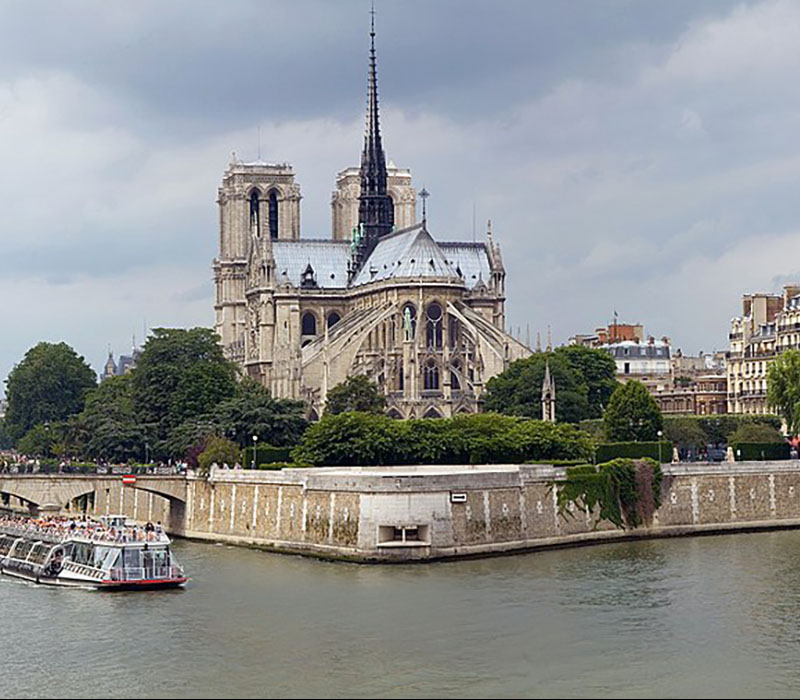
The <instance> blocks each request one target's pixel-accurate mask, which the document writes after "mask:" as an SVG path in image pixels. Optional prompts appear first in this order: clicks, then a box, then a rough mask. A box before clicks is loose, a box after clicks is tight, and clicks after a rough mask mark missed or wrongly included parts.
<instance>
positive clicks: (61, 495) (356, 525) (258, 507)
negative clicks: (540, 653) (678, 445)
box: [0, 462, 800, 562]
mask: <svg viewBox="0 0 800 700" xmlns="http://www.w3.org/2000/svg"><path fill="white" fill-rule="evenodd" d="M563 473H564V472H563V469H560V468H555V467H553V466H552V465H546V464H542V465H452V466H403V467H338V468H335V467H330V468H311V469H284V470H281V471H248V470H221V469H214V470H213V471H212V473H211V475H210V476H209V477H208V478H203V477H200V476H195V475H190V476H188V477H177V476H172V477H150V476H148V477H138V478H137V480H136V481H135V482H134V483H133V484H127V485H123V483H122V478H121V477H90V476H80V477H72V476H60V475H52V476H30V475H19V476H17V475H8V476H3V477H2V478H0V491H2V492H4V493H7V494H10V495H11V496H12V497H14V496H15V497H16V498H18V499H20V503H25V504H27V505H28V506H29V507H30V508H31V509H32V510H35V509H36V508H37V507H38V505H45V504H39V503H37V500H36V499H37V498H39V499H40V500H41V501H47V504H46V506H47V509H48V510H53V509H54V507H55V506H57V505H58V501H59V499H61V500H62V501H64V503H61V506H62V507H63V506H66V502H67V501H68V500H70V499H75V498H76V497H78V496H79V495H81V494H85V493H88V492H93V493H94V498H93V499H92V500H91V502H90V503H91V506H90V509H89V512H90V514H93V515H103V514H108V513H123V514H125V515H127V516H129V517H131V518H133V519H134V520H138V521H144V520H153V521H155V520H161V521H162V522H163V523H164V525H165V527H166V528H167V529H168V531H170V532H171V534H173V535H177V536H181V537H187V538H192V539H197V540H206V541H213V542H227V543H231V544H237V545H246V546H252V547H259V548H263V549H267V550H272V551H280V552H288V553H298V554H307V555H313V556H318V557H325V558H337V559H348V560H353V561H360V562H398V561H399V562H407V561H431V560H439V559H448V558H453V557H474V556H488V555H496V554H503V553H511V552H520V551H530V550H536V549H545V548H554V547H564V546H575V545H584V544H590V543H595V542H604V541H613V540H621V539H628V538H642V537H668V536H675V535H690V534H713V533H723V532H731V531H748V530H756V529H777V528H794V527H799V526H800V464H798V463H797V462H752V463H737V464H736V465H735V466H734V465H728V464H723V465H711V464H695V465H670V466H665V467H664V481H663V484H662V499H661V506H660V508H659V509H658V510H657V511H656V512H655V514H654V516H653V521H652V523H651V524H650V525H649V526H647V527H641V528H637V529H634V530H621V529H619V528H617V527H615V526H614V525H613V524H611V523H608V522H604V521H600V522H598V521H597V519H596V518H595V516H594V514H592V513H588V512H585V511H583V510H580V509H579V508H575V507H573V508H572V509H571V510H567V511H566V512H564V513H562V512H560V511H559V508H558V505H557V501H556V492H555V488H554V485H555V484H557V483H558V481H559V479H560V478H563ZM37 494H39V495H37ZM65 499H66V500H65Z"/></svg>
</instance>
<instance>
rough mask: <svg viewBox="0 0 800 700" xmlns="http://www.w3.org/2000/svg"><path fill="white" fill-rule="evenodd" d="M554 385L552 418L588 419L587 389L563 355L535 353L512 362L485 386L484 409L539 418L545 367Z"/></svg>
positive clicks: (589, 411)
mask: <svg viewBox="0 0 800 700" xmlns="http://www.w3.org/2000/svg"><path fill="white" fill-rule="evenodd" d="M546 365H549V367H550V375H551V376H552V378H553V381H554V382H555V385H556V418H557V419H558V420H559V421H564V422H567V423H577V422H578V421H580V420H582V419H584V418H591V417H592V410H591V408H590V404H589V389H588V386H587V384H586V382H585V381H584V380H583V377H582V376H581V375H580V374H579V372H577V371H576V370H575V369H574V368H573V367H572V365H571V364H570V362H569V360H568V359H567V357H565V356H564V354H563V353H561V354H556V353H552V352H549V353H541V352H538V353H535V354H534V355H531V356H530V357H526V358H525V359H522V360H517V361H516V362H512V363H511V365H510V366H509V367H508V369H507V370H505V371H504V372H502V373H501V374H498V375H497V376H495V377H492V378H491V379H490V380H489V381H488V383H487V385H486V398H485V403H484V407H485V409H486V410H487V411H496V412H498V413H505V414H506V415H512V416H524V417H527V418H536V419H541V417H542V382H543V381H544V373H545V366H546Z"/></svg>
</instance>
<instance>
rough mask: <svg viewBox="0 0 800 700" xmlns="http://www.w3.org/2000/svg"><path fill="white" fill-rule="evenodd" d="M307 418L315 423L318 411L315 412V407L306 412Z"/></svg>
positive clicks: (317, 418)
mask: <svg viewBox="0 0 800 700" xmlns="http://www.w3.org/2000/svg"><path fill="white" fill-rule="evenodd" d="M308 420H309V422H310V423H316V422H317V421H318V420H319V413H317V409H316V408H312V409H311V410H310V411H309V412H308Z"/></svg>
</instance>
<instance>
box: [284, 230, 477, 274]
mask: <svg viewBox="0 0 800 700" xmlns="http://www.w3.org/2000/svg"><path fill="white" fill-rule="evenodd" d="M272 252H273V255H274V257H275V269H276V277H277V282H278V283H279V284H281V283H283V282H286V281H288V282H289V283H290V284H292V285H293V286H296V287H299V286H300V283H301V281H302V276H303V272H304V271H305V270H306V268H307V267H308V265H311V267H312V269H313V270H314V277H315V279H316V282H317V286H318V287H319V288H322V289H343V288H345V287H347V286H348V283H347V265H348V262H349V261H350V243H349V242H348V241H333V240H315V239H301V240H299V241H273V242H272ZM424 277H436V278H452V279H459V278H460V279H462V280H463V282H464V284H465V285H466V286H467V288H469V289H472V288H474V287H476V286H477V285H478V283H479V282H483V283H484V284H486V283H488V282H489V280H490V279H491V270H490V268H489V257H488V253H487V250H486V246H485V245H484V244H483V243H465V242H453V241H444V242H441V243H437V242H436V241H435V240H434V239H433V237H432V236H431V234H430V233H429V232H428V231H427V230H426V229H425V228H423V226H422V224H417V225H415V226H411V227H409V228H406V229H402V230H400V231H395V232H393V233H390V234H389V235H388V236H384V237H383V238H381V239H380V240H379V241H378V243H377V245H376V246H375V248H374V249H373V251H372V253H371V254H370V256H369V258H367V260H366V261H365V263H364V265H363V267H362V268H361V270H359V272H358V274H357V275H356V277H355V279H354V280H353V282H352V284H351V285H350V286H354V287H357V286H360V285H362V284H368V283H370V282H376V281H380V280H387V279H400V278H412V279H419V278H424Z"/></svg>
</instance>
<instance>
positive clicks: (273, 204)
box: [269, 190, 278, 240]
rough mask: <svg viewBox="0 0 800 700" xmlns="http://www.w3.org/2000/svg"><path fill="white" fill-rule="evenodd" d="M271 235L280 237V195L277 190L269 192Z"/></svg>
mask: <svg viewBox="0 0 800 700" xmlns="http://www.w3.org/2000/svg"><path fill="white" fill-rule="evenodd" d="M269 237H270V238H271V239H272V240H276V239H277V238H278V195H277V193H276V192H275V190H272V192H270V193H269Z"/></svg>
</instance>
